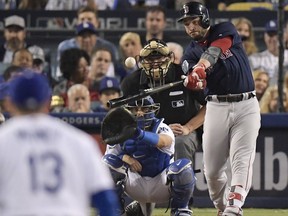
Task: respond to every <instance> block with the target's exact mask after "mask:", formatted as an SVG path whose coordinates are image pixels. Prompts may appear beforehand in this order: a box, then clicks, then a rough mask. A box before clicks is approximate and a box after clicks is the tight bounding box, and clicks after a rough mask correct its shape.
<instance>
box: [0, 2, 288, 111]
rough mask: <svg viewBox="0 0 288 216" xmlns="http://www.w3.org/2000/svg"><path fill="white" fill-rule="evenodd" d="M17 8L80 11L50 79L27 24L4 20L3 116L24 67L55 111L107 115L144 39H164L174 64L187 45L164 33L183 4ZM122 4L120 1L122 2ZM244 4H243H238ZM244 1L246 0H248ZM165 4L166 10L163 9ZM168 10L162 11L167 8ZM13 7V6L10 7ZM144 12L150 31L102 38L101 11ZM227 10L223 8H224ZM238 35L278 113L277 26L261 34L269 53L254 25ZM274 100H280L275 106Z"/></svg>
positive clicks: (270, 24) (287, 60)
mask: <svg viewBox="0 0 288 216" xmlns="http://www.w3.org/2000/svg"><path fill="white" fill-rule="evenodd" d="M11 2H12V0H6V1H5V5H4V6H3V5H1V9H7V10H8V9H10V8H9V7H10V6H11V5H12V3H11ZM13 2H14V3H15V5H14V9H43V10H44V9H46V10H76V9H77V24H76V32H75V36H74V37H72V38H67V39H66V40H64V41H62V42H61V43H59V45H58V48H57V54H56V55H57V65H56V67H55V65H53V66H54V67H55V68H57V73H56V77H52V76H51V68H52V66H51V65H49V62H47V61H46V59H47V56H46V55H45V52H44V49H43V48H41V47H40V46H38V45H37V44H29V43H27V42H26V33H27V31H26V24H25V20H24V19H23V18H22V17H21V16H18V15H11V16H9V17H6V18H5V20H3V21H4V40H5V42H4V43H3V44H1V46H0V61H1V74H2V76H1V77H0V83H1V84H0V101H1V104H0V105H1V110H2V112H5V111H9V107H7V105H5V97H6V94H5V92H6V89H7V83H9V80H11V79H13V77H15V76H18V75H19V73H20V72H19V71H20V69H21V68H27V69H33V70H34V71H35V72H37V73H42V74H43V76H47V78H48V79H49V81H50V84H51V87H52V88H53V97H52V103H51V112H78V113H79V112H107V111H108V110H109V108H108V107H107V106H106V104H107V101H108V100H111V99H114V98H117V97H120V96H121V95H122V91H121V87H120V86H121V85H120V84H121V82H122V80H123V79H124V78H125V77H126V76H127V75H128V74H131V73H133V71H135V70H137V69H138V67H139V64H138V61H137V60H138V59H137V57H138V56H139V53H140V52H141V49H142V48H143V47H144V46H145V44H146V41H148V40H150V39H152V38H158V39H161V40H163V41H165V42H166V43H167V45H168V47H169V49H170V51H172V53H173V59H174V63H176V64H180V62H181V57H182V55H183V50H184V49H185V47H183V46H182V45H181V44H179V43H177V41H173V39H172V38H171V37H170V35H169V34H165V27H166V13H165V11H166V9H177V7H178V5H180V4H182V3H183V2H185V1H183V0H182V1H180V0H179V1H177V0H176V1H169V0H166V1H165V0H158V1H156V0H155V1H152V0H150V1H149V0H146V1H139V0H138V1H137V0H127V1H124V0H123V1H122V0H121V1H113V0H111V1H104V0H103V1H101V0H91V1H80V0H78V1H77V0H66V1H65V0H55V1H54V0H46V1H45V0H41V1H40V0H39V1H30V0H22V1H21V0H19V1H13ZM120 2H121V3H120ZM205 2H206V4H207V7H208V8H209V7H211V8H213V7H215V8H216V9H217V8H218V9H219V7H220V6H219V5H221V4H225V5H227V4H229V3H234V2H236V1H209V0H207V1H205ZM237 2H244V1H237ZM245 2H246V1H245ZM159 4H161V5H162V6H160V5H159ZM163 6H164V7H163ZM11 7H12V6H11ZM129 7H131V8H133V7H134V8H139V7H143V8H145V9H146V17H145V28H146V32H145V34H143V35H140V34H139V33H137V32H126V33H124V34H123V35H122V36H121V38H120V39H119V43H118V44H115V43H112V42H110V41H108V40H106V39H105V38H102V37H100V36H99V34H98V33H99V18H98V13H97V11H98V10H114V9H117V8H125V9H127V8H129ZM222 9H223V8H222ZM232 23H233V24H234V25H235V27H236V29H237V31H238V32H239V34H240V35H241V38H242V41H243V46H244V48H245V50H246V53H247V55H248V57H249V61H250V66H251V69H252V71H253V76H254V80H255V88H256V94H257V98H258V100H259V103H260V107H261V112H262V113H273V112H278V108H277V107H278V103H277V101H278V91H277V84H278V83H277V80H278V58H279V47H278V44H279V41H278V35H277V32H278V26H277V25H278V23H277V21H276V20H267V24H266V25H265V26H264V28H265V32H264V35H263V38H264V42H265V46H266V47H265V49H264V50H262V49H261V50H260V49H259V48H258V47H257V45H256V44H257V43H256V41H255V37H254V29H253V25H252V22H251V21H250V20H249V19H247V18H245V17H240V18H237V19H233V20H232ZM285 30H286V31H285V34H284V37H285V44H288V39H287V38H288V28H286V29H285ZM128 57H134V58H135V59H136V64H135V65H133V66H132V67H127V65H125V63H124V62H125V60H126V59H127V58H128ZM284 68H285V70H287V69H288V49H287V46H286V49H285V52H284ZM287 88H288V77H287V75H286V76H285V82H284V89H283V95H284V99H285V104H284V105H285V109H286V111H288V106H287V107H286V104H287V103H286V98H287V99H288V97H287V96H286V92H288V89H287ZM275 101H276V102H275Z"/></svg>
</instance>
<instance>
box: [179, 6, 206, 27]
mask: <svg viewBox="0 0 288 216" xmlns="http://www.w3.org/2000/svg"><path fill="white" fill-rule="evenodd" d="M206 13H207V9H206V7H205V6H204V5H202V4H201V3H199V2H188V3H186V4H184V5H183V7H182V9H181V10H180V16H181V17H180V18H179V19H178V20H177V22H182V21H183V20H184V19H186V18H196V17H199V16H204V15H206Z"/></svg>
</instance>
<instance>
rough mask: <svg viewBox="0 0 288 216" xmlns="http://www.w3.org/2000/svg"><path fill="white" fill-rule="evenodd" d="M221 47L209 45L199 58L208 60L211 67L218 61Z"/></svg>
mask: <svg viewBox="0 0 288 216" xmlns="http://www.w3.org/2000/svg"><path fill="white" fill-rule="evenodd" d="M221 52H222V51H221V49H220V48H219V47H213V46H211V47H209V48H208V49H207V50H206V51H205V52H204V53H203V54H202V55H201V59H206V60H207V61H209V62H210V65H211V67H213V65H214V64H216V62H217V61H218V58H219V57H220V55H221Z"/></svg>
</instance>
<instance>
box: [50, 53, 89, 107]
mask: <svg viewBox="0 0 288 216" xmlns="http://www.w3.org/2000/svg"><path fill="white" fill-rule="evenodd" d="M89 64H90V57H89V55H88V54H87V53H86V52H85V51H84V50H81V49H78V48H71V49H67V50H65V51H64V52H63V53H62V56H61V60H60V70H61V73H62V74H63V80H62V81H61V82H60V83H58V84H57V85H56V86H54V88H53V95H58V96H61V97H63V99H64V101H65V104H66V102H67V101H66V99H67V91H68V89H69V88H70V86H72V85H74V84H86V85H87V83H86V82H87V75H88V66H89Z"/></svg>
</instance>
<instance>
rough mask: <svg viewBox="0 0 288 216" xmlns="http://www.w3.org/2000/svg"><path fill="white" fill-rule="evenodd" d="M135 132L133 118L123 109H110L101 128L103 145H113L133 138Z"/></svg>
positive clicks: (135, 123) (134, 119)
mask: <svg viewBox="0 0 288 216" xmlns="http://www.w3.org/2000/svg"><path fill="white" fill-rule="evenodd" d="M136 130H137V122H136V118H135V116H134V115H133V114H132V113H131V112H130V111H129V110H128V109H126V108H124V107H117V108H114V109H111V110H110V111H109V112H108V113H107V114H106V116H105V118H104V119H103V122H102V127H101V136H102V138H103V141H104V143H106V144H108V145H115V144H118V143H122V142H124V141H125V140H127V139H129V138H131V137H133V136H134V134H135V132H136Z"/></svg>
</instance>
